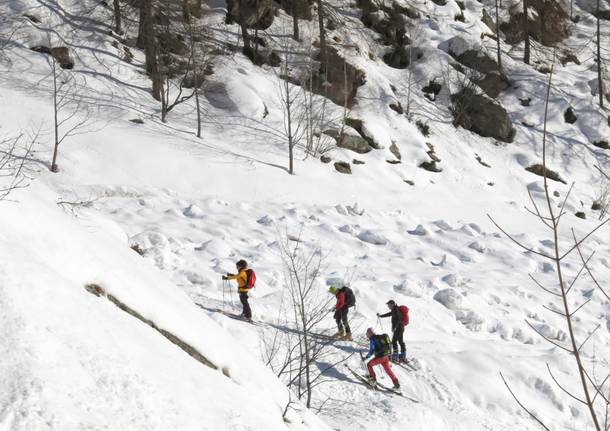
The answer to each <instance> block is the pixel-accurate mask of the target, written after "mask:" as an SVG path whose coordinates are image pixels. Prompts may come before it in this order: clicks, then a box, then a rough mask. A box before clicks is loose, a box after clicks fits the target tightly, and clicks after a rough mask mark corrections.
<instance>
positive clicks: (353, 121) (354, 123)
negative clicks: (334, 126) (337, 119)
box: [345, 117, 380, 150]
mask: <svg viewBox="0 0 610 431" xmlns="http://www.w3.org/2000/svg"><path fill="white" fill-rule="evenodd" d="M345 124H346V125H348V126H350V127H351V128H352V129H354V130H356V132H358V134H359V135H360V136H361V137H362V138H363V139H364V140H366V142H367V143H368V144H369V145H370V146H371V147H372V148H374V149H376V150H379V149H380V146H379V144H378V143H377V142H376V141H375V139H374V138H373V137H371V136H368V135H367V134H366V133H365V129H364V122H363V121H362V120H360V119H357V118H350V117H347V118H346V119H345Z"/></svg>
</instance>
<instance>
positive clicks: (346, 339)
mask: <svg viewBox="0 0 610 431" xmlns="http://www.w3.org/2000/svg"><path fill="white" fill-rule="evenodd" d="M341 339H342V340H345V341H354V340H353V339H352V334H351V333H349V332H348V333H346V334H345V335H344V336H343V337H341Z"/></svg>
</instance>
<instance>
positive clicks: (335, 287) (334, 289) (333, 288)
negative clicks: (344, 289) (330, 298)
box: [328, 285, 339, 295]
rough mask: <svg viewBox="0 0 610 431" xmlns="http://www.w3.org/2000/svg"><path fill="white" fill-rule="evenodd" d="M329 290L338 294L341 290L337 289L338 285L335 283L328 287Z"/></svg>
mask: <svg viewBox="0 0 610 431" xmlns="http://www.w3.org/2000/svg"><path fill="white" fill-rule="evenodd" d="M328 291H329V292H330V293H332V294H333V295H336V294H337V292H338V291H339V289H337V286H334V285H333V286H330V287H329V288H328Z"/></svg>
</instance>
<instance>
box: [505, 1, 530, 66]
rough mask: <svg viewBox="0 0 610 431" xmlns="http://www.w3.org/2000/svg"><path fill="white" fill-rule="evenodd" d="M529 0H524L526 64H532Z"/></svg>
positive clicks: (524, 51) (524, 56)
mask: <svg viewBox="0 0 610 431" xmlns="http://www.w3.org/2000/svg"><path fill="white" fill-rule="evenodd" d="M528 2H529V0H523V38H524V43H525V47H524V49H523V62H524V63H525V64H530V30H529V9H528V6H529V3H528ZM498 25H499V23H498Z"/></svg>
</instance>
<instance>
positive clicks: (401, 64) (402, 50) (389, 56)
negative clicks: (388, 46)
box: [383, 46, 424, 69]
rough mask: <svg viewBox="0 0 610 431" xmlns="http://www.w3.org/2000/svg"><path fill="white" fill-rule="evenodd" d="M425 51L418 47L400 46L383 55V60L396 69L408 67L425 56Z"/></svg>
mask: <svg viewBox="0 0 610 431" xmlns="http://www.w3.org/2000/svg"><path fill="white" fill-rule="evenodd" d="M423 56H424V54H423V52H422V51H421V50H420V49H418V48H411V47H404V46H399V47H396V48H394V50H392V51H390V52H388V53H386V54H385V55H384V56H383V61H384V62H385V64H387V65H388V66H390V67H393V68H394V69H406V68H407V67H409V66H410V65H411V62H415V61H417V60H420V59H421V58H423Z"/></svg>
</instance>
